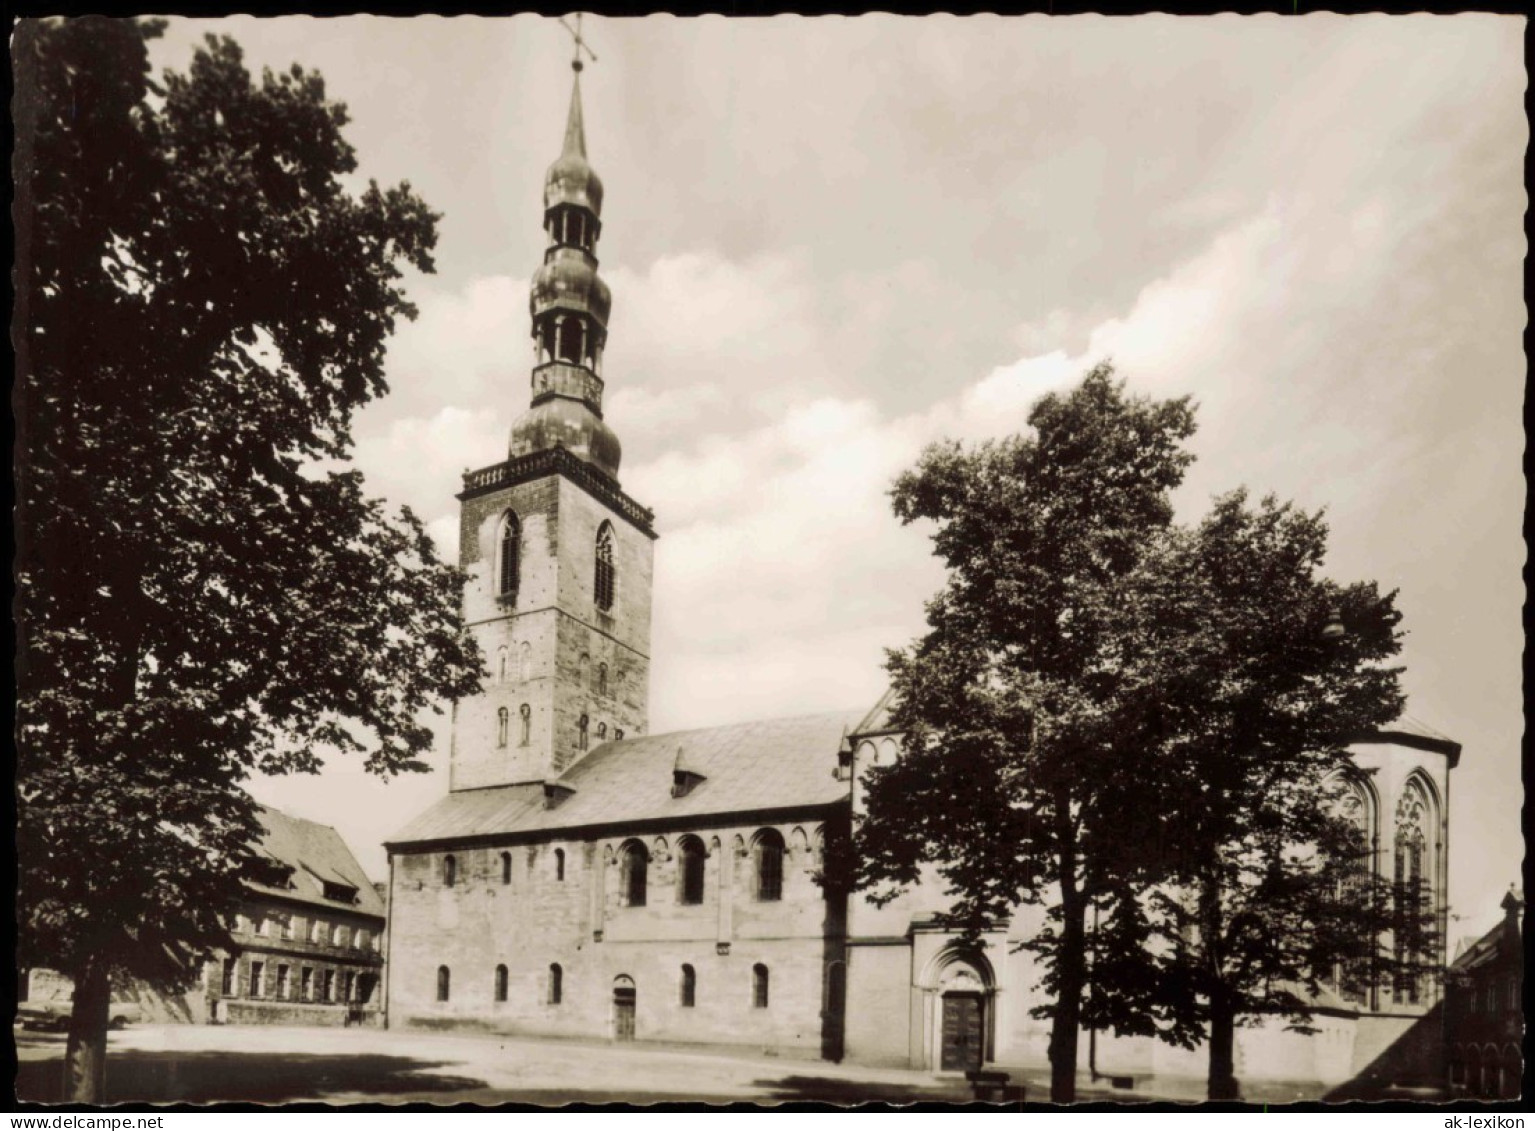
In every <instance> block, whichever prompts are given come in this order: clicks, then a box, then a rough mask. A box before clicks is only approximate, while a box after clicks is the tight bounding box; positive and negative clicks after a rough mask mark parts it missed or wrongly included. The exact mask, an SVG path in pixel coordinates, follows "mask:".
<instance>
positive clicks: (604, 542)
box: [597, 522, 614, 612]
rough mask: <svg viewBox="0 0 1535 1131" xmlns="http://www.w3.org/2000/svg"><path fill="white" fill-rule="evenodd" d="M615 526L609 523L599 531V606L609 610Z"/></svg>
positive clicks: (611, 601) (611, 600) (611, 590)
mask: <svg viewBox="0 0 1535 1131" xmlns="http://www.w3.org/2000/svg"><path fill="white" fill-rule="evenodd" d="M613 582H614V577H613V528H612V527H611V526H609V525H608V524H607V523H605V522H604V523H603V524H602V529H601V530H599V531H597V607H598V608H599V609H601V610H602V611H603V612H607V611H608V610H609V609H611V608H612V607H613Z"/></svg>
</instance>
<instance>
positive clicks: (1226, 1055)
mask: <svg viewBox="0 0 1535 1131" xmlns="http://www.w3.org/2000/svg"><path fill="white" fill-rule="evenodd" d="M1236 1020H1237V1019H1236V1010H1235V1009H1234V1008H1233V1006H1232V1003H1231V999H1230V998H1229V997H1228V996H1227V995H1226V994H1224V993H1221V992H1218V991H1217V992H1215V993H1212V994H1211V995H1210V1079H1209V1081H1208V1084H1207V1086H1206V1092H1205V1094H1206V1095H1207V1096H1208V1097H1209V1098H1210V1099H1212V1100H1239V1099H1241V1098H1242V1088H1241V1085H1240V1084H1238V1082H1237V1076H1236Z"/></svg>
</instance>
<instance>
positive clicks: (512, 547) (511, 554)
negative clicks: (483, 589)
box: [496, 511, 522, 601]
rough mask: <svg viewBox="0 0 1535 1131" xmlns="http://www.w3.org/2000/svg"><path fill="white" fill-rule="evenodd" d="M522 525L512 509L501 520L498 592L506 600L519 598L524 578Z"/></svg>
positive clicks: (497, 573) (497, 574)
mask: <svg viewBox="0 0 1535 1131" xmlns="http://www.w3.org/2000/svg"><path fill="white" fill-rule="evenodd" d="M521 559H522V527H521V524H519V523H518V521H517V516H516V515H514V514H512V513H511V512H510V511H508V512H507V514H506V517H505V518H503V519H502V520H501V546H500V562H499V563H498V565H497V570H496V592H497V593H499V594H500V596H501V599H502V600H504V601H515V600H516V599H517V587H518V584H519V582H520V581H521V580H522V560H521Z"/></svg>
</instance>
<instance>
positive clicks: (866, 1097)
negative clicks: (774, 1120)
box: [753, 1076, 974, 1104]
mask: <svg viewBox="0 0 1535 1131" xmlns="http://www.w3.org/2000/svg"><path fill="white" fill-rule="evenodd" d="M753 1086H754V1087H756V1088H760V1089H762V1091H763V1093H764V1094H763V1096H762V1097H761V1098H760V1099H759V1100H758V1101H757V1102H759V1103H823V1104H863V1103H880V1104H909V1103H918V1102H926V1103H951V1104H964V1103H971V1102H973V1099H974V1097H973V1096H972V1095H971V1093H970V1089H969V1088H968V1087H966V1086H965V1085H964V1084H963V1082H960V1083H959V1085H958V1086H946V1085H943V1084H937V1083H935V1084H931V1085H911V1084H883V1083H874V1082H872V1081H868V1080H841V1079H837V1078H834V1077H826V1076H785V1077H783V1078H781V1079H778V1080H756V1081H753Z"/></svg>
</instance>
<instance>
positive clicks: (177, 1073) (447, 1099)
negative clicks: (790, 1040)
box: [16, 1025, 970, 1106]
mask: <svg viewBox="0 0 1535 1131" xmlns="http://www.w3.org/2000/svg"><path fill="white" fill-rule="evenodd" d="M16 1043H17V1056H18V1059H19V1060H20V1065H19V1071H18V1075H17V1081H16V1084H17V1093H18V1095H19V1097H20V1098H21V1099H23V1100H31V1101H35V1102H43V1103H48V1102H57V1101H58V1099H59V1096H60V1079H61V1076H62V1072H61V1068H62V1064H63V1055H64V1038H63V1037H62V1036H61V1035H57V1034H40V1033H27V1032H22V1031H21V1030H17V1031H16ZM107 1098H108V1102H111V1103H216V1102H220V1101H224V1102H241V1103H316V1102H318V1103H332V1104H348V1103H430V1104H458V1103H468V1104H498V1103H530V1104H541V1105H551V1106H553V1105H560V1104H565V1103H612V1102H625V1103H631V1104H647V1103H665V1102H679V1101H692V1102H703V1103H753V1104H775V1103H784V1102H800V1101H808V1102H819V1103H833V1104H856V1103H860V1102H867V1101H877V1102H881V1103H892V1104H902V1103H911V1102H914V1101H923V1100H925V1101H939V1102H945V1101H947V1102H957V1103H964V1102H967V1101H968V1100H969V1098H970V1095H969V1091H968V1089H967V1088H966V1087H965V1086H964V1083H963V1081H954V1080H939V1079H935V1078H934V1077H933V1076H931V1075H930V1074H928V1073H922V1072H912V1071H907V1070H900V1069H878V1068H857V1067H851V1066H846V1065H836V1064H829V1063H825V1062H822V1061H800V1060H790V1059H778V1058H771V1057H761V1056H757V1057H748V1056H741V1055H735V1054H724V1053H715V1052H708V1051H696V1050H680V1049H670V1048H657V1047H651V1046H646V1045H617V1046H615V1045H612V1044H607V1043H597V1042H592V1043H586V1042H573V1041H536V1040H531V1039H525V1038H515V1037H503V1036H493V1035H488V1034H458V1033H452V1034H450V1033H430V1032H414V1031H412V1032H397V1031H390V1032H385V1031H381V1030H372V1029H301V1028H277V1027H255V1026H250V1027H246V1026H220V1027H214V1026H170V1025H167V1026H135V1027H133V1028H131V1029H128V1030H125V1031H123V1032H118V1033H113V1034H112V1035H111V1038H110V1044H109V1047H108V1056H107Z"/></svg>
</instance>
